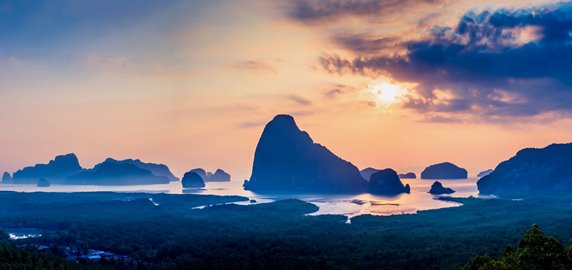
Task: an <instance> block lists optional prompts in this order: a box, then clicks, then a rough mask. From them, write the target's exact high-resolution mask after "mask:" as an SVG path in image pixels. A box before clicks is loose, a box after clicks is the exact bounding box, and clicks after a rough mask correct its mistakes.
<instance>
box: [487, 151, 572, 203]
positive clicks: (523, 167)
mask: <svg viewBox="0 0 572 270" xmlns="http://www.w3.org/2000/svg"><path fill="white" fill-rule="evenodd" d="M477 186H478V188H479V192H480V193H482V194H496V195H504V194H516V193H519V194H520V193H525V194H528V193H542V192H548V191H559V192H570V191H572V143H568V144H553V145H550V146H548V147H546V148H542V149H534V148H528V149H524V150H521V151H519V152H518V153H517V154H516V156H514V157H512V158H510V159H509V160H507V161H504V162H502V163H500V164H499V165H498V166H497V167H496V168H495V170H494V171H493V172H492V173H490V174H489V175H487V176H485V177H483V178H481V179H480V180H479V181H478V182H477Z"/></svg>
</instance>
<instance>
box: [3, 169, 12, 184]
mask: <svg viewBox="0 0 572 270" xmlns="http://www.w3.org/2000/svg"><path fill="white" fill-rule="evenodd" d="M2 183H3V184H9V183H12V175H10V173H9V172H4V174H3V175H2Z"/></svg>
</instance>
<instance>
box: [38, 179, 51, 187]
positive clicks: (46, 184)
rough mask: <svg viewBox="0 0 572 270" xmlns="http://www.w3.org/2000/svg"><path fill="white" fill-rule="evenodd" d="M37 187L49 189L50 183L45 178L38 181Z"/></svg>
mask: <svg viewBox="0 0 572 270" xmlns="http://www.w3.org/2000/svg"><path fill="white" fill-rule="evenodd" d="M36 186H37V187H49V186H51V185H50V182H49V181H48V180H46V179H45V178H40V180H38V184H37V185H36Z"/></svg>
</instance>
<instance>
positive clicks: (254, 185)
mask: <svg viewBox="0 0 572 270" xmlns="http://www.w3.org/2000/svg"><path fill="white" fill-rule="evenodd" d="M244 188H245V189H247V190H252V191H259V192H294V193H306V192H317V193H358V192H364V191H366V190H367V181H366V180H364V179H363V178H362V177H361V175H360V172H359V170H358V168H357V167H356V166H354V165H353V164H351V163H350V162H347V161H345V160H343V159H341V158H339V157H338V156H336V155H334V154H333V153H332V152H331V151H330V150H328V149H327V148H326V147H324V146H322V145H320V144H317V143H314V141H313V140H312V138H310V135H308V133H306V132H304V131H301V130H300V129H299V128H298V126H297V125H296V122H295V121H294V118H293V117H292V116H289V115H278V116H276V117H274V119H272V121H270V122H269V123H268V124H267V125H266V127H265V128H264V131H263V132H262V136H261V137H260V140H259V142H258V145H257V147H256V151H255V154H254V165H253V168H252V176H251V177H250V180H249V181H248V180H247V181H245V182H244Z"/></svg>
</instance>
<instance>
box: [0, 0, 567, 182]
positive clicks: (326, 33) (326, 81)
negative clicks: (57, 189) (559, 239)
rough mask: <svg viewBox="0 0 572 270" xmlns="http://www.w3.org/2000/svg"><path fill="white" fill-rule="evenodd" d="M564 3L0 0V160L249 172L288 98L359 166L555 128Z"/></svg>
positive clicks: (457, 155) (515, 143) (5, 166)
mask: <svg viewBox="0 0 572 270" xmlns="http://www.w3.org/2000/svg"><path fill="white" fill-rule="evenodd" d="M571 62H572V3H569V2H556V1H526V0H520V1H514V0H513V1H504V0H500V1H499V0H496V1H489V0H483V1H466V0H458V1H448V0H418V1H415V0H351V1H343V0H291V1H278V0H271V1H262V0H243V1H230V0H228V1H225V0H217V1H207V0H193V1H187V0H165V1H154V0H140V1H127V0H121V1H117V0H82V1H80V0H30V1H18V0H0V171H10V172H13V171H15V170H17V169H20V168H22V167H24V166H27V165H32V164H36V163H46V162H47V161H49V160H50V159H53V157H55V156H56V155H59V154H66V153H72V152H73V153H76V154H77V155H78V157H79V159H80V163H81V165H82V166H83V167H87V168H89V167H93V166H94V165H95V164H97V163H98V162H101V161H103V160H104V159H105V158H107V157H113V158H118V159H122V158H140V159H142V160H144V161H148V162H158V163H165V164H167V165H169V166H170V167H171V169H172V170H173V171H174V172H175V173H176V174H177V175H182V174H183V173H184V172H186V171H188V170H190V169H193V168H197V167H203V168H205V169H208V170H214V169H216V168H223V169H225V170H227V171H228V172H230V173H231V174H232V175H233V178H234V180H235V181H241V180H243V179H246V178H248V177H249V174H250V171H251V166H252V161H253V156H254V150H255V147H256V143H257V141H258V139H259V137H260V134H261V132H262V129H263V128H264V125H265V123H267V122H268V121H270V120H271V119H272V117H273V116H274V115H276V114H291V115H293V116H294V117H295V119H296V121H297V123H298V125H299V127H300V128H301V129H303V130H306V131H308V132H309V134H310V135H311V136H312V138H313V139H314V141H316V142H319V143H320V144H323V145H325V146H326V147H328V148H329V149H330V150H332V151H333V152H334V153H336V154H337V155H339V156H340V157H342V158H344V159H346V160H348V161H351V162H352V163H353V164H355V165H356V166H358V167H359V168H365V167H368V166H372V167H376V168H388V167H391V168H394V169H396V170H398V171H414V172H417V173H419V172H420V171H421V170H422V169H423V168H424V167H426V166H428V165H431V164H435V163H439V162H444V161H450V162H453V163H455V164H457V165H459V166H461V167H464V168H467V169H468V170H469V173H470V174H471V175H476V174H477V173H478V172H479V171H482V170H485V169H489V168H494V167H495V166H496V165H497V164H498V163H499V162H501V161H503V160H505V159H507V158H509V157H511V156H513V155H514V154H515V153H516V151H518V150H519V149H522V148H526V147H544V146H546V145H549V144H551V143H559V142H570V141H572V139H571V138H572V119H571V117H570V116H571V114H572V76H571V75H572V65H570V64H569V63H571Z"/></svg>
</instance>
